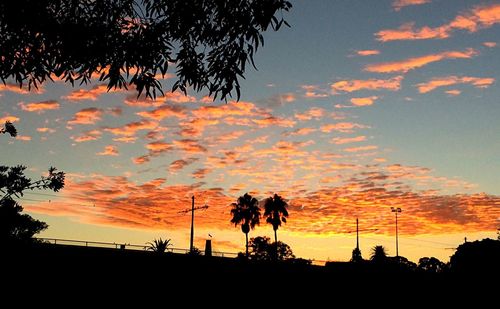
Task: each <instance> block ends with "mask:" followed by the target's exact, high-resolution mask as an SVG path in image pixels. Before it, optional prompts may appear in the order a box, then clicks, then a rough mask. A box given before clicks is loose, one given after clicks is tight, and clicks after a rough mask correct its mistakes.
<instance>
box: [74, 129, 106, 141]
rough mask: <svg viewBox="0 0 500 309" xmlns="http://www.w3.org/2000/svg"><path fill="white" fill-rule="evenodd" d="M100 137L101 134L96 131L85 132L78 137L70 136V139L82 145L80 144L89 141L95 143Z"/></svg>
mask: <svg viewBox="0 0 500 309" xmlns="http://www.w3.org/2000/svg"><path fill="white" fill-rule="evenodd" d="M101 136H102V132H101V131H98V130H90V131H85V132H83V133H82V134H81V135H79V136H71V137H70V138H71V139H72V140H74V141H75V142H77V143H82V142H89V141H95V140H97V139H100V138H101Z"/></svg>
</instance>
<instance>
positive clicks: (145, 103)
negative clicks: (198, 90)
mask: <svg viewBox="0 0 500 309" xmlns="http://www.w3.org/2000/svg"><path fill="white" fill-rule="evenodd" d="M166 102H172V103H190V102H196V98H195V97H193V96H190V95H185V94H184V93H182V92H180V91H175V92H166V93H165V95H164V96H158V97H156V99H155V100H152V99H150V98H147V97H146V96H145V95H141V96H140V97H137V96H136V95H135V94H131V95H128V96H127V97H126V98H125V101H124V103H125V104H127V105H129V106H134V107H151V106H161V105H163V104H165V103H166Z"/></svg>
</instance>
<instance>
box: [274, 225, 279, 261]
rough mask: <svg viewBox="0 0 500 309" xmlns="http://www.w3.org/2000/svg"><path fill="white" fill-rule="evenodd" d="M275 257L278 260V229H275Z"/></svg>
mask: <svg viewBox="0 0 500 309" xmlns="http://www.w3.org/2000/svg"><path fill="white" fill-rule="evenodd" d="M274 259H275V260H276V261H277V260H278V229H275V230H274Z"/></svg>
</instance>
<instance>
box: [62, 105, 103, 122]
mask: <svg viewBox="0 0 500 309" xmlns="http://www.w3.org/2000/svg"><path fill="white" fill-rule="evenodd" d="M102 113H103V110H102V109H100V108H95V107H90V108H84V109H82V110H81V111H79V112H77V113H76V114H75V115H74V116H73V118H71V119H70V120H69V121H68V125H75V124H94V123H96V122H97V121H99V120H101V116H102Z"/></svg>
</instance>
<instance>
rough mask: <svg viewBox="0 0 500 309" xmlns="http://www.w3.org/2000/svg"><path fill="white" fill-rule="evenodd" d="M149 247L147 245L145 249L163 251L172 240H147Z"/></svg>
mask: <svg viewBox="0 0 500 309" xmlns="http://www.w3.org/2000/svg"><path fill="white" fill-rule="evenodd" d="M147 244H148V245H149V247H147V248H146V249H147V250H151V251H153V252H156V253H164V252H165V251H166V250H167V249H168V247H170V246H171V245H172V241H171V240H170V239H165V240H163V239H161V237H160V239H155V240H154V241H153V242H148V243H147Z"/></svg>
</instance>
